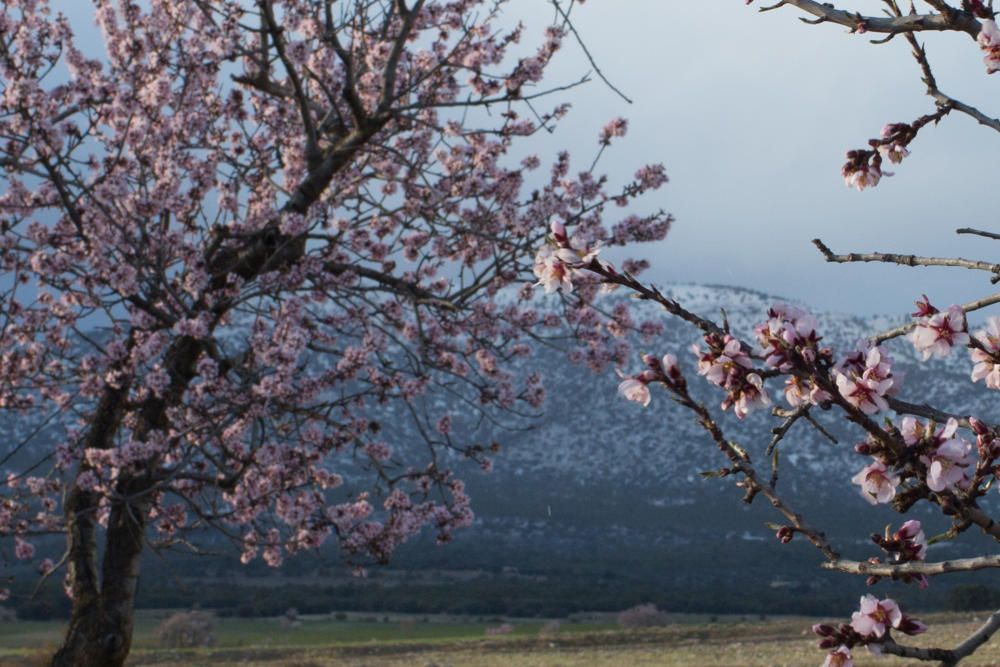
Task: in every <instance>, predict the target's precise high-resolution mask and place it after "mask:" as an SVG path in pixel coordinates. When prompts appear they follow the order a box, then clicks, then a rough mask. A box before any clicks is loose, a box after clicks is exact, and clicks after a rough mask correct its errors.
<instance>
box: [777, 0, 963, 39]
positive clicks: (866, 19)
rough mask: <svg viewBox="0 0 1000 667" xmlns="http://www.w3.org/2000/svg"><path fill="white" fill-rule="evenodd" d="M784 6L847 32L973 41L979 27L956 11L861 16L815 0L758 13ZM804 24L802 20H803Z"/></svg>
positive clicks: (787, 1) (790, 1) (786, 1)
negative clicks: (960, 35)
mask: <svg viewBox="0 0 1000 667" xmlns="http://www.w3.org/2000/svg"><path fill="white" fill-rule="evenodd" d="M786 5H791V6H792V7H797V8H799V9H801V10H802V11H804V12H806V13H807V14H811V15H812V16H815V17H816V18H817V20H816V21H808V22H809V23H827V22H829V23H836V24H838V25H842V26H845V27H847V28H850V29H851V32H878V33H887V34H892V35H898V34H903V33H912V32H921V31H938V32H947V31H957V32H964V33H966V34H968V35H969V36H970V37H972V39H975V38H976V36H977V35H978V34H979V31H980V29H981V28H982V26H981V25H980V23H979V21H978V20H977V19H976V17H974V16H972V15H971V14H968V13H966V12H956V13H955V14H954V15H952V16H951V17H947V16H944V15H943V14H910V15H907V16H892V17H882V16H862V15H861V14H858V13H856V12H848V11H845V10H843V9H837V8H836V7H834V6H833V5H831V4H829V3H821V2H815V0H781V1H780V2H778V3H777V4H775V5H771V6H769V7H762V8H761V10H760V11H762V12H763V11H770V10H772V9H778V8H780V7H784V6H786ZM803 20H804V21H805V20H806V19H803Z"/></svg>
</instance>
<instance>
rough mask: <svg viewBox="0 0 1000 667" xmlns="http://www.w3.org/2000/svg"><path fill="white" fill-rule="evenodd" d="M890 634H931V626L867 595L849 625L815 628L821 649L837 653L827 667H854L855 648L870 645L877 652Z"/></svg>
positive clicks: (887, 601)
mask: <svg viewBox="0 0 1000 667" xmlns="http://www.w3.org/2000/svg"><path fill="white" fill-rule="evenodd" d="M890 630H899V631H900V632H902V633H904V634H907V635H919V634H921V633H922V632H925V631H926V630H927V626H926V625H924V624H923V623H921V622H920V621H918V620H916V619H914V618H911V617H909V616H907V615H906V614H904V613H903V612H902V611H901V610H900V608H899V605H898V604H896V602H895V601H894V600H892V599H890V598H885V599H883V600H879V599H878V598H876V597H875V596H874V595H865V596H862V598H861V603H860V608H859V610H858V611H856V612H854V613H853V614H852V615H851V622H850V623H849V624H847V623H842V624H840V625H837V626H834V625H828V624H826V623H818V624H816V625H814V626H813V627H812V631H813V632H814V633H816V634H817V635H819V637H820V641H819V647H820V648H822V649H833V650H832V651H831V652H830V653H829V654H827V657H826V660H825V661H824V662H823V667H852V666H853V665H854V661H853V659H852V656H851V649H852V648H853V647H855V646H857V645H867V646H868V647H869V648H870V649H874V650H877V648H876V647H877V645H878V644H880V643H881V642H882V641H884V640H885V639H887V638H888V636H889V632H890Z"/></svg>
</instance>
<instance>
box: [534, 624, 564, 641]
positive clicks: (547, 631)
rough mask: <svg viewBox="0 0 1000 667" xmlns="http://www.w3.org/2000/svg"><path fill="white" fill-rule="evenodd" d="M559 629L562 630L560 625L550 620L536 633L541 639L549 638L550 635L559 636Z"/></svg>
mask: <svg viewBox="0 0 1000 667" xmlns="http://www.w3.org/2000/svg"><path fill="white" fill-rule="evenodd" d="M561 629H562V623H560V622H559V621H556V620H552V621H549V622H547V623H546V624H545V625H543V626H542V628H541V629H540V630H539V631H538V634H539V635H541V636H543V637H551V636H552V635H557V634H559V630H561Z"/></svg>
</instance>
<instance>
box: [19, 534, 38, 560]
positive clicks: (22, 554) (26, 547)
mask: <svg viewBox="0 0 1000 667" xmlns="http://www.w3.org/2000/svg"><path fill="white" fill-rule="evenodd" d="M34 555H35V545H33V544H32V543H31V542H28V541H26V540H24V539H22V538H21V536H20V535H15V536H14V557H15V558H17V559H18V560H28V559H30V558H33V557H34Z"/></svg>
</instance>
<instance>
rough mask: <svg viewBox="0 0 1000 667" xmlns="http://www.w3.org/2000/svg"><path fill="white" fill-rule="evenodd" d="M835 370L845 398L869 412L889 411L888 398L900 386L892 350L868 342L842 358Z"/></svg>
mask: <svg viewBox="0 0 1000 667" xmlns="http://www.w3.org/2000/svg"><path fill="white" fill-rule="evenodd" d="M833 372H834V376H835V378H836V381H837V390H838V391H839V392H840V395H841V396H842V397H843V398H844V400H846V401H847V402H848V403H850V404H851V405H853V406H854V407H856V408H858V409H859V410H861V411H862V412H864V413H865V414H868V415H871V414H875V413H876V412H879V411H881V410H887V409H888V408H889V404H888V403H887V402H886V400H885V397H886V396H889V395H891V394H893V393H895V391H896V390H897V389H898V387H899V382H898V377H895V376H894V375H893V371H892V358H891V357H890V356H889V353H888V352H886V351H885V350H883V349H882V348H881V347H880V346H878V345H870V344H868V343H865V342H862V343H861V344H860V345H859V346H858V348H857V349H856V350H855V351H854V352H853V353H851V354H850V355H848V356H847V357H845V358H844V359H843V360H841V361H840V362H839V363H838V364H837V365H836V367H835V368H834V371H833Z"/></svg>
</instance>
